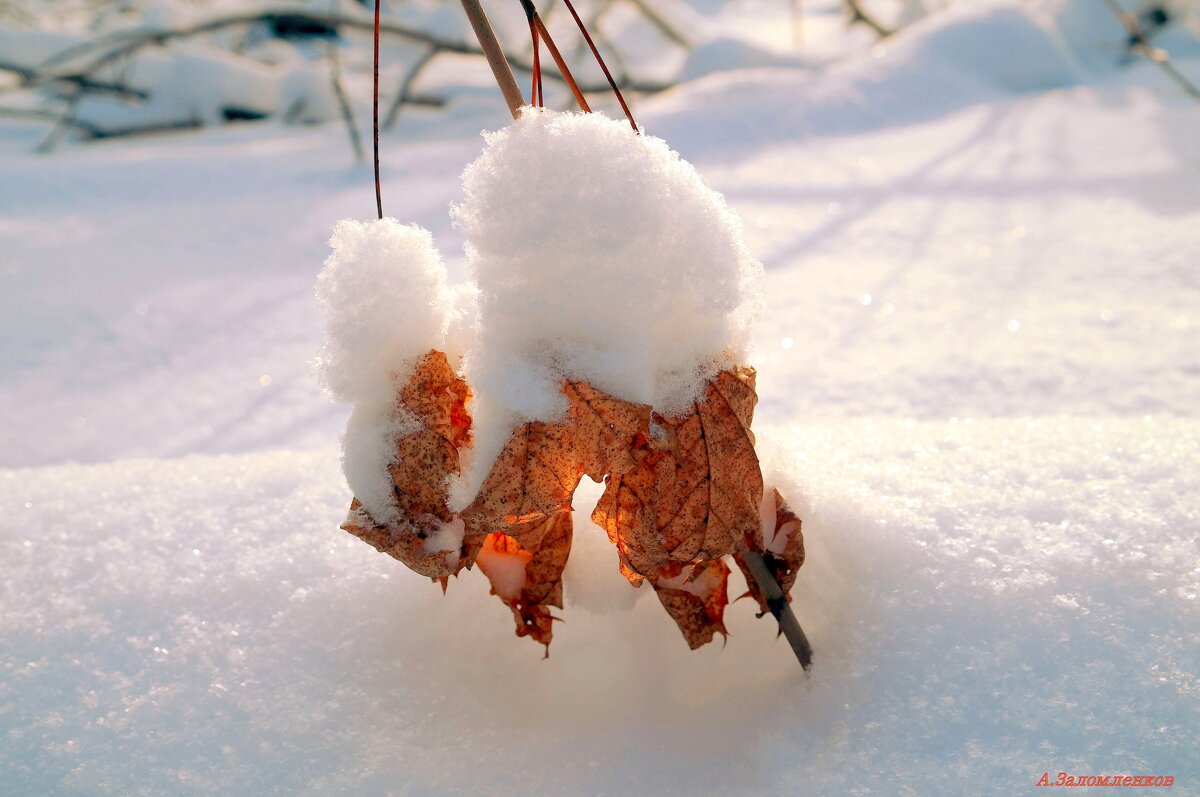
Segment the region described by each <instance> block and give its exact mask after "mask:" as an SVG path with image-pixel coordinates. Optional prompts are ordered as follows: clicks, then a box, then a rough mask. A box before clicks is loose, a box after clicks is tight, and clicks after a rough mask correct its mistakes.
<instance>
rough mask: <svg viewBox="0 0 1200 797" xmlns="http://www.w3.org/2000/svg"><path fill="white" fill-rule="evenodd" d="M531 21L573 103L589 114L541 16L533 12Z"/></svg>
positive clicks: (581, 94) (586, 104) (580, 91)
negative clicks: (543, 41) (544, 43)
mask: <svg viewBox="0 0 1200 797" xmlns="http://www.w3.org/2000/svg"><path fill="white" fill-rule="evenodd" d="M533 21H534V23H535V24H536V25H537V29H538V33H540V34H541V36H542V38H543V39H545V40H546V49H547V50H549V51H550V57H551V58H553V59H554V63H555V64H556V65H557V66H558V71H559V73H561V74H562V77H563V80H565V81H566V82H567V88H569V89H571V93H572V94H573V95H575V102H576V103H578V104H579V109H580V110H581V111H583V112H585V113H591V112H592V109H591V107H590V106H589V105H588V101H587V99H585V98H584V96H583V91H582V90H581V89H580V88H579V84H578V83H576V82H575V76H574V75H572V74H571V69H570V68H569V67H568V66H567V62H566V59H564V58H563V57H562V53H560V52H559V51H558V47H557V46H556V45H555V44H554V39H553V38H551V37H550V31H548V30H547V29H546V23H544V22H542V17H541V15H540V14H538V13H537V12H534V15H533Z"/></svg>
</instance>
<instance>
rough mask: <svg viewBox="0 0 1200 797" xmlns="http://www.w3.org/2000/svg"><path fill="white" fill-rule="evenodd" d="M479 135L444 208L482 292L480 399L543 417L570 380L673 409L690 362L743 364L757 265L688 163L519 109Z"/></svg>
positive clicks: (616, 133)
mask: <svg viewBox="0 0 1200 797" xmlns="http://www.w3.org/2000/svg"><path fill="white" fill-rule="evenodd" d="M485 138H486V147H485V149H484V152H483V154H482V155H481V156H480V158H479V159H478V160H476V161H475V163H473V164H472V165H471V166H469V167H468V168H467V170H466V172H465V173H464V175H463V188H464V191H465V194H466V198H465V201H464V202H463V203H462V204H461V205H459V206H457V207H456V208H454V210H453V215H454V218H455V220H456V222H457V223H458V224H459V225H460V226H461V227H462V229H463V230H464V232H465V233H466V237H467V255H468V259H469V261H470V267H471V271H472V274H473V277H474V280H475V282H476V284H477V285H478V287H479V289H480V291H481V297H482V298H481V304H480V308H479V314H480V315H479V333H480V338H479V339H480V344H479V349H478V351H477V352H474V353H473V355H474V356H472V357H471V359H470V363H469V366H468V367H469V370H470V376H471V381H472V384H473V385H474V386H475V389H476V392H477V393H478V394H480V395H481V396H482V395H484V394H489V395H491V396H494V397H495V398H496V399H497V400H499V401H500V402H502V403H503V404H504V405H506V406H507V408H508V409H510V410H512V411H514V412H515V413H516V414H518V415H519V416H523V417H524V418H541V419H543V420H551V419H552V418H551V417H549V416H553V415H554V414H556V413H559V414H561V413H562V412H563V411H565V410H566V403H565V401H564V399H563V396H562V393H561V381H562V379H563V378H573V379H583V380H587V381H588V382H589V383H590V384H591V385H593V386H594V387H596V388H598V389H600V390H604V391H606V392H608V393H610V394H612V395H614V396H617V397H618V398H621V399H624V400H626V401H633V402H639V403H645V404H651V405H653V406H654V407H655V409H658V410H659V411H671V410H673V409H676V408H680V407H682V406H684V405H686V404H688V403H690V401H691V400H692V399H694V398H695V397H696V396H697V395H698V394H699V393H700V388H701V384H702V383H703V379H704V377H703V376H701V375H700V371H701V369H702V368H703V367H704V366H706V365H711V364H713V363H716V362H718V361H720V362H721V363H722V364H729V363H730V362H735V361H736V362H745V361H746V349H747V346H748V341H749V332H750V326H751V324H752V322H753V320H754V318H755V316H756V315H757V314H758V310H759V306H760V304H761V282H762V266H761V265H760V264H759V263H758V262H757V261H755V260H754V259H753V258H752V257H751V256H750V254H749V252H748V251H747V248H746V246H745V243H744V241H743V240H742V227H741V223H740V221H739V220H738V218H737V216H736V214H734V212H733V211H732V210H730V209H729V207H728V206H727V205H726V204H725V201H724V199H723V198H722V197H721V195H720V194H718V193H716V192H715V191H713V190H712V189H710V188H709V187H708V186H707V185H705V183H704V180H703V179H702V178H701V177H700V175H699V173H698V172H697V171H696V169H695V168H694V167H693V166H692V165H691V164H689V163H687V162H686V161H684V160H682V159H681V158H680V157H679V155H678V153H676V152H674V151H672V150H671V149H670V148H669V147H668V146H667V144H666V143H665V142H664V141H662V140H661V139H658V138H654V137H653V136H648V135H637V134H635V133H634V132H633V131H632V130H631V129H630V127H629V125H628V124H627V123H626V122H624V121H616V120H612V119H609V118H607V117H605V116H603V115H601V114H577V113H557V112H554V111H547V110H539V109H529V108H527V109H525V111H524V113H522V115H521V117H520V118H519V119H518V120H516V121H515V122H514V123H513V124H512V125H510V126H508V127H506V128H504V129H502V130H499V131H497V132H494V133H489V134H486V136H485ZM711 373H712V371H710V372H709V374H710V375H711Z"/></svg>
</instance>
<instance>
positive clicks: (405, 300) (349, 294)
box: [317, 219, 471, 524]
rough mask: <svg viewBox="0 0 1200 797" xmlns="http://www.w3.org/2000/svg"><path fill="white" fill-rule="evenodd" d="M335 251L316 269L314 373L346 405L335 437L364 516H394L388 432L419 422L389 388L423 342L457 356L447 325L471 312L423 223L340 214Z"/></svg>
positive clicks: (392, 438) (453, 326)
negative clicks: (318, 320) (349, 406)
mask: <svg viewBox="0 0 1200 797" xmlns="http://www.w3.org/2000/svg"><path fill="white" fill-rule="evenodd" d="M329 244H330V246H331V247H332V249H333V252H332V253H331V254H330V255H329V257H328V259H326V261H325V265H324V267H323V268H322V269H321V273H320V275H319V276H318V277H317V298H318V301H319V303H320V306H321V309H322V310H323V311H324V314H325V345H324V347H323V348H322V349H321V354H320V356H319V357H318V358H317V368H318V371H319V374H320V377H321V380H322V382H323V383H324V384H325V386H326V388H327V389H328V390H329V392H330V393H331V394H332V395H333V396H334V397H335V398H337V399H340V400H342V401H348V402H351V403H353V404H354V413H353V414H352V415H351V416H350V420H349V422H348V424H347V427H346V434H345V436H344V437H343V438H342V467H343V470H344V471H345V474H346V482H347V484H348V485H349V486H350V489H351V490H352V491H353V493H354V495H355V497H357V498H358V500H359V501H360V502H362V505H363V507H364V508H365V509H366V510H367V512H368V513H369V514H370V516H371V517H372V518H374V519H375V520H376V521H377V522H379V523H384V524H387V523H391V522H393V521H394V520H395V519H396V508H395V502H394V501H393V499H392V492H393V487H392V479H391V476H390V475H389V471H388V466H389V465H390V464H393V463H394V462H395V459H396V448H395V442H396V439H397V438H399V437H401V436H403V435H406V434H410V433H412V432H414V431H417V430H418V429H419V428H420V426H421V423H420V421H419V420H418V419H417V418H415V417H413V416H412V415H411V414H410V413H408V412H407V411H406V410H404V409H402V408H400V407H397V406H396V403H395V396H396V387H397V383H398V382H402V381H403V380H405V379H406V378H407V377H408V374H409V373H410V371H411V369H412V368H413V366H414V365H415V364H416V361H417V359H418V358H419V357H421V356H422V355H424V354H426V353H428V352H429V351H430V350H431V349H436V350H438V351H442V352H446V353H447V354H449V355H450V356H451V357H454V358H455V359H457V358H458V357H459V356H461V351H462V342H461V341H457V340H455V336H454V335H453V334H452V330H457V329H458V328H459V322H460V321H461V319H462V318H463V316H464V315H467V314H468V313H469V312H470V308H469V307H466V308H464V307H460V306H459V302H460V300H462V299H463V298H464V297H466V298H470V297H471V294H470V293H469V292H466V291H461V290H455V289H454V288H453V287H452V286H451V285H449V284H448V280H447V274H446V267H445V265H443V264H442V259H441V257H440V256H439V255H438V253H437V250H436V249H435V248H434V245H433V237H432V236H431V235H430V234H429V231H428V230H425V229H422V228H420V227H417V226H415V225H404V224H400V223H399V222H397V221H396V220H395V219H380V220H379V221H373V222H358V221H355V220H353V219H343V220H342V221H340V222H338V223H337V226H335V227H334V230H333V237H332V238H331V239H330V240H329Z"/></svg>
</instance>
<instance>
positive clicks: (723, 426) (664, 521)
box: [592, 367, 763, 584]
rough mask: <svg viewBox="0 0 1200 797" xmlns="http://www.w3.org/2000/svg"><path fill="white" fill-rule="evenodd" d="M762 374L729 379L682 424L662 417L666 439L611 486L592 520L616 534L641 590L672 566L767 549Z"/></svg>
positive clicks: (719, 379) (638, 456)
mask: <svg viewBox="0 0 1200 797" xmlns="http://www.w3.org/2000/svg"><path fill="white" fill-rule="evenodd" d="M756 401H757V396H756V395H755V393H754V370H753V369H752V368H742V367H739V368H735V369H733V370H730V371H722V372H720V373H719V374H717V376H716V377H714V378H713V379H711V380H709V382H708V384H707V385H706V386H705V394H704V398H703V399H702V400H701V401H698V402H696V403H695V404H694V405H693V407H692V410H691V411H690V412H688V413H685V414H683V415H680V416H675V417H671V418H664V417H661V416H655V420H656V422H657V423H658V424H659V425H660V426H661V428H662V429H663V431H664V437H663V438H661V439H656V440H654V441H653V442H652V443H651V444H650V445H649V446H648V447H647V448H644V449H643V450H640V451H639V450H635V451H634V452H633V459H634V460H635V463H636V464H635V465H634V467H633V468H632V469H630V470H629V471H628V472H625V473H613V474H612V475H610V476H609V478H608V483H607V485H606V488H605V491H604V495H603V496H602V497H601V499H600V501H599V503H598V504H597V505H596V510H595V511H594V512H593V514H592V520H593V521H594V522H595V523H596V524H597V525H599V526H600V527H601V528H603V529H605V530H606V531H607V532H608V535H609V539H610V540H612V541H613V542H614V543H615V544H616V546H617V550H618V552H619V553H620V556H621V563H622V572H624V573H625V574H626V576H627V577H628V578H629V579H630V581H631V582H633V583H634V584H637V583H639V582H640V578H639V576H647V575H649V574H651V573H653V572H655V571H656V570H658V569H659V568H661V567H664V566H665V565H667V564H668V563H670V562H672V561H674V562H690V561H693V560H709V559H719V558H720V557H722V556H725V555H726V554H731V553H733V552H734V551H735V550H737V548H738V547H739V546H740V545H742V544H746V545H750V546H752V547H754V548H755V549H758V548H760V547H761V545H762V531H761V524H760V522H759V504H760V503H761V501H762V491H763V482H762V473H761V471H760V469H759V464H758V456H757V455H756V454H755V452H754V436H753V434H752V433H751V432H750V421H751V419H752V418H753V414H754V404H755V402H756Z"/></svg>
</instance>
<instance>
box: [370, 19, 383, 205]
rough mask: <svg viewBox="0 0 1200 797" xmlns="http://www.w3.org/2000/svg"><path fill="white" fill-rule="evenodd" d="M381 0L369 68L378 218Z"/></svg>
mask: <svg viewBox="0 0 1200 797" xmlns="http://www.w3.org/2000/svg"><path fill="white" fill-rule="evenodd" d="M381 4H382V0H375V30H374V31H373V32H374V34H375V60H374V62H373V67H372V69H371V88H372V90H373V96H372V99H371V132H372V139H371V143H372V144H373V145H374V150H375V210H376V211H378V213H379V218H380V219H382V218H383V191H382V189H381V188H380V183H379V6H380V5H381Z"/></svg>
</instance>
